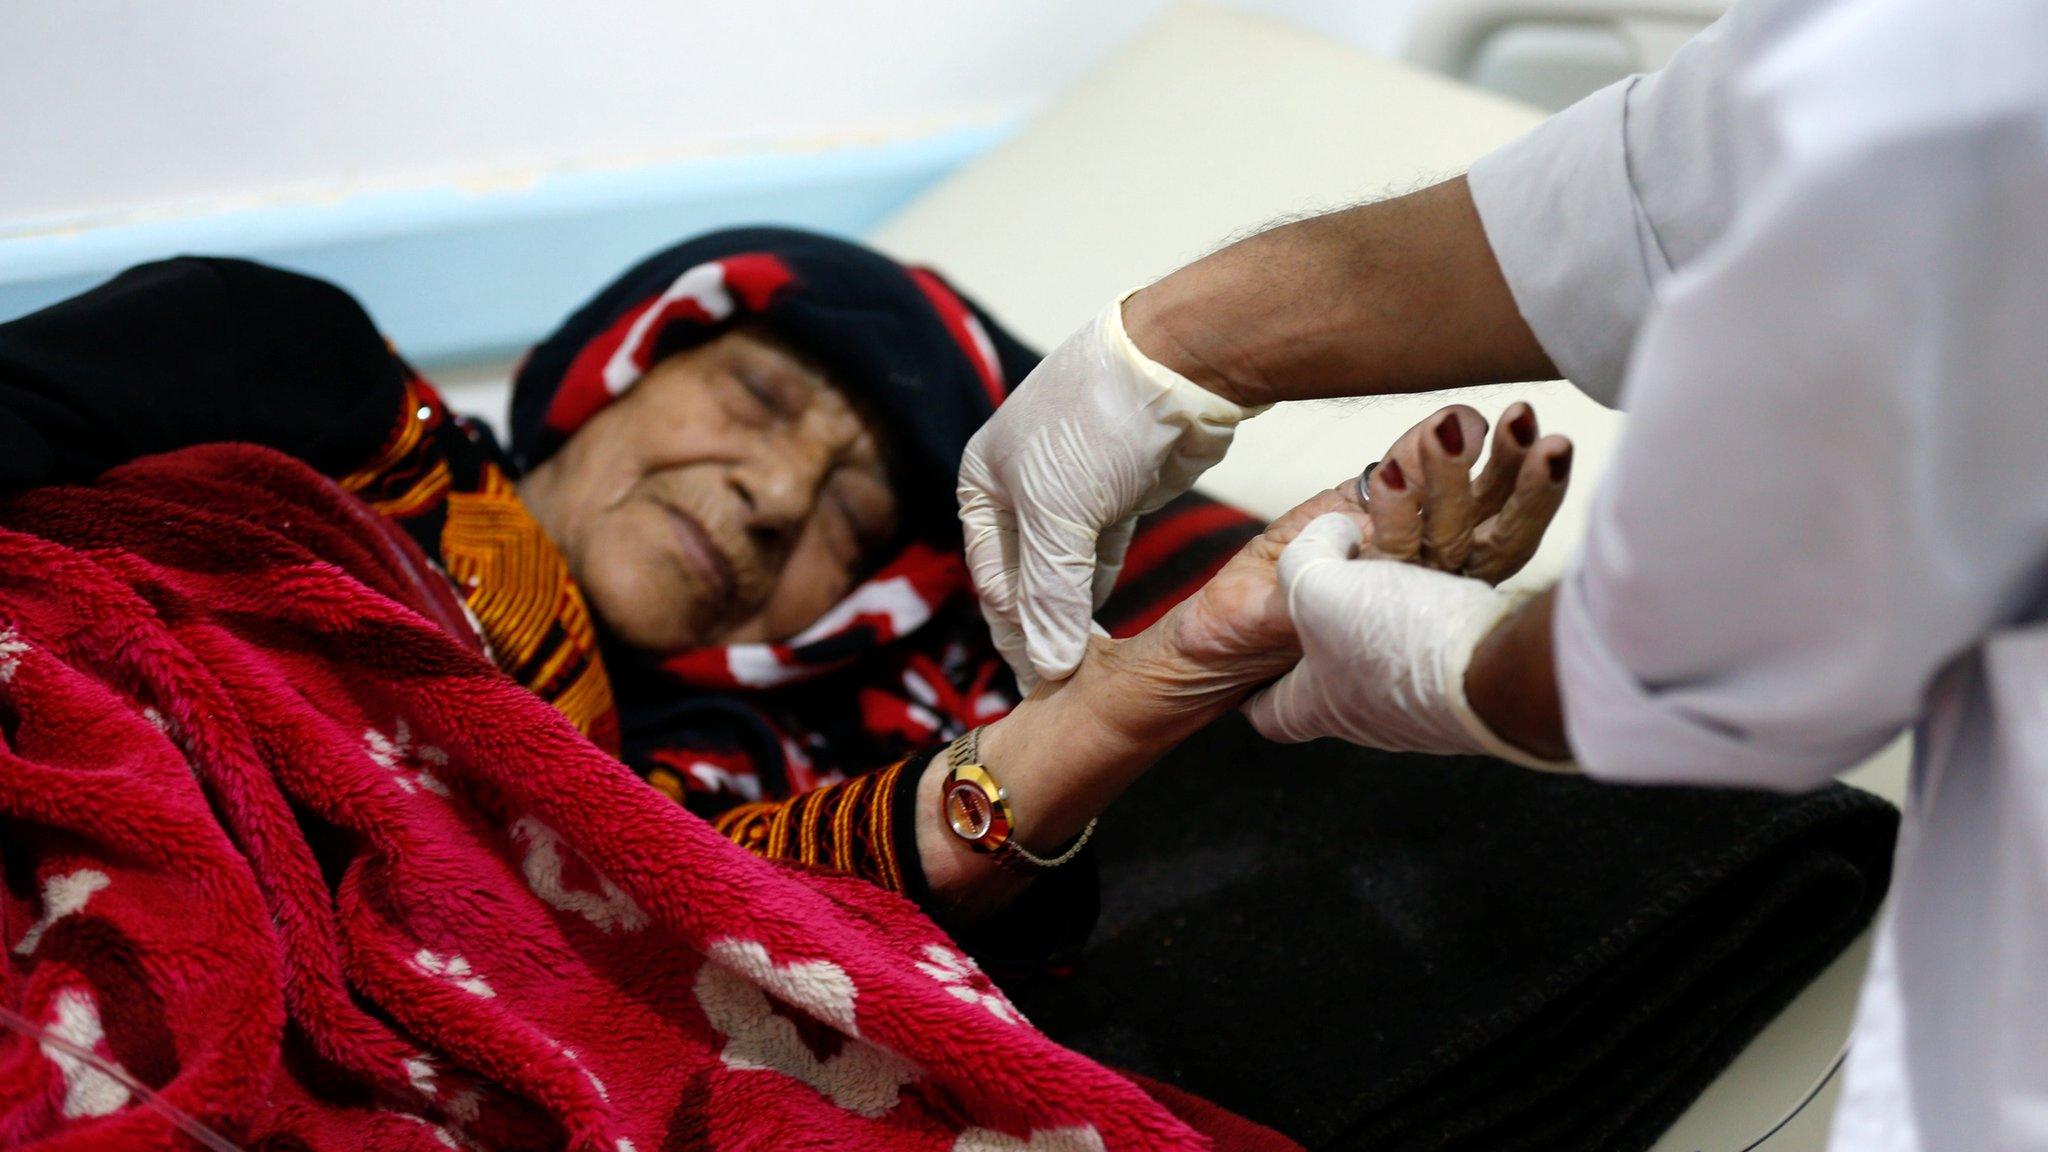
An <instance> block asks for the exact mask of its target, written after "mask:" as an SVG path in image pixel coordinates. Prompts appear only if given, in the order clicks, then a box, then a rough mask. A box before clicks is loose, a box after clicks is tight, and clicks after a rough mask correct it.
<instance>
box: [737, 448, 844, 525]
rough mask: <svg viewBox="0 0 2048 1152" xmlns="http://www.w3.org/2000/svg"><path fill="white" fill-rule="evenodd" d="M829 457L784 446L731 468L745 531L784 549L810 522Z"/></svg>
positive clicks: (821, 451)
mask: <svg viewBox="0 0 2048 1152" xmlns="http://www.w3.org/2000/svg"><path fill="white" fill-rule="evenodd" d="M830 466H831V454H830V453H829V452H827V451H824V450H823V449H813V448H811V447H810V446H807V445H785V446H781V447H780V448H779V449H778V450H777V451H775V452H772V453H767V454H765V455H764V457H763V458H761V459H757V460H753V461H749V462H748V463H746V464H743V465H741V466H740V467H737V468H735V469H733V471H732V480H731V482H732V487H733V491H734V492H735V493H737V494H738V495H739V498H740V502H741V503H742V504H743V505H744V506H745V508H746V524H747V530H748V531H749V532H751V533H753V534H754V536H755V537H756V539H758V540H759V541H760V542H761V543H762V544H764V545H767V546H785V545H787V544H789V543H790V542H792V541H793V540H794V539H795V537H796V534H797V532H798V531H799V530H800V529H801V528H802V527H803V524H804V522H805V521H806V520H808V519H810V515H811V510H812V508H813V507H814V506H815V505H816V504H817V500H818V490H819V488H820V487H821V485H822V484H823V483H824V479H825V475H826V473H827V472H828V471H829V469H830Z"/></svg>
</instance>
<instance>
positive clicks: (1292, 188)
mask: <svg viewBox="0 0 2048 1152" xmlns="http://www.w3.org/2000/svg"><path fill="white" fill-rule="evenodd" d="M1539 119H1540V115H1539V114H1538V113H1537V112H1535V111H1533V110H1531V109H1529V108H1526V107H1524V106H1521V105H1518V104H1515V103H1512V102H1509V101H1506V100H1503V99H1501V98H1498V97H1495V96H1490V95H1487V94H1485V93H1482V92H1479V91H1477V90H1475V89H1471V88H1468V87H1465V86H1462V85H1460V84H1458V83H1455V82H1453V81H1449V80H1446V79H1443V78H1442V77H1439V76H1437V75H1434V74H1432V73H1429V72H1425V71H1421V70H1419V69H1417V68H1414V67H1412V66H1408V65H1403V64H1399V63H1395V62H1392V61H1388V60H1382V59H1378V58H1375V57H1371V56H1368V55H1364V54H1362V53H1359V52H1357V51H1355V50H1352V49H1349V48H1345V47H1342V46H1340V45H1337V44H1334V43H1331V42H1327V41H1324V40H1320V39H1317V38H1315V37H1312V36H1309V35H1306V34H1303V33H1300V32H1297V31H1293V30H1291V29H1289V28H1286V27H1284V26H1282V25H1279V24H1277V23H1272V22H1269V21H1266V20H1263V19H1260V18H1257V17H1253V16H1247V15H1244V14H1241V13H1236V12H1229V11H1224V10H1221V9H1213V8H1206V7H1187V8H1182V9H1178V10H1176V11H1174V12H1173V13H1171V14H1170V15H1168V16H1167V17H1166V18H1165V19H1163V20H1162V21H1161V22H1160V23H1159V24H1158V25H1156V26H1155V27H1153V28H1152V29H1151V30H1150V31H1149V32H1148V33H1146V34H1145V35H1143V36H1141V37H1140V38H1138V39H1137V40H1136V41H1134V42H1133V43H1132V44H1131V45H1130V46H1129V47H1128V48H1126V49H1125V50H1124V51H1123V52H1122V53H1121V54H1119V55H1118V56H1117V57H1116V58H1115V59H1113V60H1112V61H1111V62H1110V63H1109V64H1107V65H1106V66H1105V67H1103V68H1102V69H1101V70H1100V71H1099V72H1097V73H1096V74H1095V75H1094V76H1093V77H1092V78H1091V79H1089V80H1087V81H1086V82H1084V83H1082V84H1081V85H1079V86H1078V87H1076V88H1074V89H1073V90H1071V91H1070V92H1069V93H1067V94H1066V95H1065V96H1064V97H1063V98H1062V99H1060V100H1059V101H1058V102H1057V103H1055V104H1054V105H1053V106H1052V107H1051V108H1049V109H1047V110H1046V111H1045V112H1044V113H1043V114H1042V115H1040V116H1039V117H1038V118H1037V119H1036V120H1035V121H1034V122H1033V123H1032V124H1031V125H1030V126H1028V127H1027V128H1025V129H1024V130H1023V131H1022V132H1020V133H1019V134H1018V135H1017V136H1016V137H1014V138H1013V139H1011V140H1010V141H1008V142H1007V143H1005V144H1004V145H1002V146H1001V147H999V148H997V149H996V150H994V151H993V152H991V153H990V154H988V155H986V156H984V157H982V158H981V159H978V160H977V161H975V162H974V163H972V164H971V165H969V166H968V167H967V168H965V169H964V170H962V171H960V172H959V173H957V174H956V175H954V176H953V177H951V178H950V179H948V180H947V181H946V182H944V183H943V184H941V185H940V186H939V187H937V188H936V189H934V190H933V191H931V192H929V193H927V194H926V195H925V196H923V197H921V198H920V199H919V200H918V201H917V202H915V203H914V204H912V205H911V206H910V207H908V208H907V209H906V210H904V211H903V212H901V213H900V214H899V215H897V216H896V217H894V218H893V219H891V220H890V221H888V222H887V223H886V224H885V225H884V226H883V227H882V228H881V229H880V230H879V231H878V232H877V233H876V234H875V235H874V236H872V237H871V239H872V240H874V241H875V242H876V243H877V244H879V245H880V246H881V247H883V248H884V249H887V250H889V251H891V252H893V253H895V254H896V255H898V256H900V257H903V258H906V259H914V260H920V261H928V262H931V263H932V264H934V265H936V266H938V267H940V268H943V269H944V270H945V271H946V273H947V275H948V276H950V277H952V278H953V279H954V280H956V281H957V282H958V283H960V284H961V285H962V287H964V288H966V289H967V290H969V291H971V292H973V293H974V294H975V295H976V296H977V297H978V298H980V299H981V300H982V301H984V302H985V303H986V304H987V305H988V306H989V307H990V308H991V309H992V310H994V312H995V313H996V314H997V315H999V316H1002V317H1003V318H1004V320H1005V321H1006V322H1008V323H1009V324H1011V325H1012V326H1014V327H1015V329H1016V330H1017V331H1018V332H1019V334H1020V335H1022V336H1024V337H1025V338H1026V339H1028V340H1031V341H1033V342H1036V343H1037V344H1039V345H1040V346H1045V347H1049V346H1050V345H1052V344H1053V343H1054V342H1056V341H1058V340H1059V339H1060V338H1062V337H1063V336H1064V335H1065V334H1066V333H1067V332H1068V331H1070V330H1071V329H1073V328H1074V327H1076V326H1078V325H1079V324H1081V323H1082V322H1084V321H1085V320H1086V319H1087V318H1088V316H1089V315H1090V314H1091V312H1092V311H1093V310H1094V309H1096V308H1098V307H1100V305H1101V302H1102V301H1103V300H1106V299H1108V298H1110V297H1111V296H1112V295H1114V294H1115V293H1117V292H1119V291H1121V290H1122V289H1125V288H1128V287H1131V286H1133V285H1135V284H1138V283H1142V282H1144V281H1146V280H1149V279H1152V278H1155V277H1157V276H1160V275H1162V274H1164V273H1166V272H1168V271H1170V270H1171V269H1173V268H1174V267H1176V266H1177V265H1179V264H1182V263H1184V262H1186V261H1188V260H1190V259H1192V258H1194V257H1196V256H1199V255H1201V254H1202V253H1203V252H1204V251H1205V250H1206V249H1208V248H1210V247H1213V246H1215V245H1217V244H1219V243H1221V242H1223V241H1225V240H1227V239H1229V238H1230V237H1232V236H1233V235H1234V234H1237V233H1241V232H1243V231H1245V230H1248V229H1251V228H1254V227H1256V226H1258V225H1260V224H1261V223H1264V222H1268V221H1272V220H1274V219H1276V218H1280V217H1283V216H1287V215H1290V214H1300V213H1309V212H1315V211H1318V210H1322V209H1327V208H1333V207H1337V206H1340V205H1344V204H1349V203H1353V202H1356V201H1359V200H1363V199H1372V198H1377V197H1382V196H1387V195H1391V194H1396V193H1400V192H1403V191H1407V190H1409V189H1412V188H1415V187H1419V186H1421V185H1424V184H1426V183H1430V182H1433V181H1435V180H1437V179H1440V178H1442V177H1445V176H1449V175H1452V174H1455V173H1457V172H1459V171H1461V170H1462V169H1463V168H1464V167H1465V166H1466V165H1468V164H1469V163H1470V162H1471V161H1472V160H1473V159H1475V158H1476V157H1478V156H1479V155H1481V154H1482V153H1484V152H1486V151H1487V150H1489V149H1491V148H1493V147H1494V146H1496V145H1498V144H1501V143H1503V142H1505V141H1507V140H1509V139H1511V138H1513V137H1514V136H1516V135H1517V134H1519V133H1520V132H1522V131H1524V130H1526V129H1527V128H1529V127H1530V126H1532V125H1533V124H1535V123H1536V122H1537V121H1538V120H1539ZM1456 398H1457V399H1460V400H1463V401H1465V402H1467V403H1470V404H1472V405H1474V406H1475V407H1477V408H1478V409H1479V410H1480V411H1482V412H1484V413H1486V414H1487V416H1488V418H1489V419H1491V418H1493V417H1494V416H1495V415H1497V414H1498V412H1499V411H1500V410H1501V409H1502V408H1504V407H1506V406H1507V405H1508V404H1509V403H1510V402H1512V401H1513V400H1515V399H1518V398H1526V399H1529V400H1530V401H1532V402H1533V403H1534V404H1535V406H1536V408H1537V410H1538V412H1539V414H1540V416H1541V418H1542V420H1543V423H1544V426H1545V428H1546V430H1550V431H1562V432H1565V433H1567V434H1569V435H1571V436H1572V437H1573V438H1574V439H1575V440H1576V442H1577V445H1578V448H1577V453H1576V456H1575V460H1576V463H1575V465H1574V469H1575V482H1574V487H1573V493H1572V496H1571V498H1570V499H1569V500H1568V501H1567V503H1566V505H1565V507H1564V510H1563V512H1562V513H1561V514H1560V516H1559V518H1558V522H1557V526H1556V527H1555V528H1554V529H1553V530H1552V531H1551V534H1550V537H1549V539H1548V541H1547V542H1546V543H1545V545H1544V548H1543V550H1542V552H1541V553H1540V554H1539V555H1538V556H1537V558H1536V560H1535V561H1534V562H1533V563H1532V564H1531V565H1530V567H1529V569H1528V570H1527V571H1526V572H1525V573H1524V574H1523V575H1522V576H1520V577H1518V581H1521V582H1534V583H1541V582H1545V581H1548V580H1551V579H1553V578H1555V577H1556V575H1557V574H1558V572H1559V571H1560V570H1561V569H1562V567H1563V564H1564V562H1565V561H1566V559H1567V558H1568V556H1569V555H1570V552H1571V550H1572V548H1573V547H1574V546H1575V545H1576V542H1577V540H1578V538H1579V537H1580V535H1581V533H1582V532H1583V531H1584V525H1585V515H1586V504H1587V500H1588V497H1589V495H1590V493H1591V492H1592V490H1593V488H1594V487H1595V486H1596V485H1597V483H1598V480H1599V476H1600V472H1601V469H1602V466H1603V464H1604V462H1605V460H1606V458H1607V457H1608V455H1609V453H1610V451H1611V449H1612V447H1613V445H1614V442H1615V438H1616V436H1617V435H1618V434H1619V433H1620V431H1621V427H1622V422H1623V417H1621V416H1619V415H1617V414H1615V413H1612V412H1609V411H1607V410H1606V409H1603V408H1601V407H1600V406H1598V405H1597V404H1594V403H1593V402H1592V401H1590V400H1588V399H1586V398H1585V397H1584V396H1582V395H1580V394H1579V393H1578V392H1577V391H1576V390H1574V389H1573V388H1571V386H1569V385H1568V384H1564V383H1559V382H1552V383H1546V384H1534V385H1517V386H1501V387H1494V388H1484V389H1473V390H1469V391H1467V392H1464V393H1461V394H1459V395H1457V397H1456ZM1446 402H1448V401H1447V398H1446V397H1445V396H1443V395H1434V396H1427V397H1402V398H1389V399H1375V400H1353V401H1328V402H1312V403H1301V404H1290V405H1282V406H1280V407H1279V408H1276V409H1274V410H1273V411H1271V412H1268V413H1267V414H1265V415H1263V416H1261V417H1259V418H1258V419H1257V420H1254V421H1252V422H1251V423H1250V424H1248V425H1246V426H1245V427H1244V429H1243V430H1242V431H1241V432H1240V433H1239V435H1238V441H1237V445H1236V447H1235V448H1234V449H1233V450H1232V452H1231V455H1230V457H1229V459H1228V460H1226V461H1225V462H1224V463H1223V464H1221V465H1219V466H1218V467H1217V468H1216V469H1214V470H1213V471H1212V472H1211V473H1210V474H1209V475H1208V476H1207V477H1205V478H1204V481H1203V484H1202V487H1203V488H1204V489H1205V490H1206V491H1208V492H1209V493H1210V494H1212V495H1215V496H1217V497H1220V498H1223V499H1227V500H1231V501H1234V502H1236V503H1238V504H1240V505H1242V506H1244V507H1246V508H1249V509H1251V510H1253V511H1256V512H1259V513H1261V514H1265V515H1273V514H1277V513H1279V512H1281V511H1283V510H1285V509H1286V508H1288V507H1290V506H1291V505H1293V504H1294V503H1296V502H1298V501H1299V500H1301V499H1302V498H1304V497H1306V496H1308V495H1310V494H1311V493H1313V492H1315V491H1317V490H1319V489H1322V488H1325V487H1328V486H1330V485H1331V484H1333V483H1335V482H1336V481H1338V480H1340V479H1343V478H1344V477H1346V476H1350V475H1355V474H1357V472H1358V471H1359V469H1360V468H1362V467H1363V466H1364V465H1365V464H1366V463H1367V462H1368V461H1370V460H1372V459H1375V458H1377V456H1378V455H1379V453H1380V452H1381V451H1382V450H1383V449H1384V448H1385V446H1386V445H1387V444H1388V443H1390V442H1391V441H1392V440H1393V438H1394V437H1395V436H1396V435H1398V434H1399V433H1400V432H1401V431H1403V430H1405V429H1406V428H1408V427H1409V426H1410V425H1412V424H1413V423H1415V421H1417V420H1418V419H1420V418H1421V417H1422V416H1424V415H1426V414H1427V413H1429V412H1430V411H1433V410H1434V409H1436V408H1437V407H1439V406H1441V405H1442V404H1444V403H1446ZM1904 765H1905V749H1904V748H1903V746H1900V747H1894V748H1892V749H1890V750H1888V751H1887V752H1886V753H1884V754H1883V755H1882V756H1880V757H1878V758H1877V760H1875V761H1874V762H1872V763H1871V764H1869V765H1866V766H1865V767H1863V768H1862V769H1859V770H1858V772H1857V773H1856V774H1855V775H1853V776H1851V777H1850V780H1851V782H1852V783H1856V784H1859V785H1861V786H1863V787H1865V788H1868V789H1870V790H1872V791H1874V792H1877V793H1878V794H1880V795H1882V796H1885V797H1886V798H1888V799H1891V800H1893V801H1894V802H1896V801H1898V800H1899V798H1900V795H1901V793H1902V791H1903V786H1904V776H1905V771H1904ZM1868 943H1869V942H1868V939H1867V938H1866V939H1865V940H1864V941H1861V942H1859V943H1858V944H1857V945H1856V946H1855V947H1853V948H1851V949H1850V950H1849V951H1848V952H1847V953H1845V954H1844V955H1843V956H1842V957H1841V958H1840V959H1838V960H1837V961H1836V962H1835V963H1834V964H1833V965H1832V966H1831V967H1830V968H1829V969H1828V970H1827V971H1826V972H1825V973H1824V974H1823V975H1822V976H1821V977H1820V978H1819V979H1818V980H1816V981H1815V982H1814V983H1813V984H1812V985H1811V986H1809V987H1808V988H1807V990H1806V991H1805V992H1804V993H1803V994H1802V995H1801V996H1800V997H1799V998H1798V999H1797V1000H1796V1001H1794V1002H1793V1004H1792V1005H1791V1006H1790V1007H1788V1008H1787V1009H1786V1010H1785V1012H1784V1013H1783V1014H1782V1015H1781V1016H1780V1017H1779V1018H1778V1019H1777V1020H1776V1021H1775V1022H1774V1023H1773V1024H1772V1025H1771V1026H1770V1027H1769V1028H1767V1029H1766V1030H1765V1031H1764V1032H1763V1033H1762V1034H1761V1035H1759V1036H1758V1037H1757V1039H1756V1040H1755V1041H1754V1042H1753V1043H1751V1045H1750V1046H1749V1047H1748V1049H1747V1050H1745V1051H1744V1052H1743V1054H1742V1055H1741V1056H1740V1057H1739V1058H1738V1059H1737V1060H1736V1061H1735V1062H1734V1064H1733V1065H1731V1066H1730V1067H1729V1068H1728V1069H1727V1071H1726V1072H1725V1073H1723V1074H1722V1076H1721V1077H1720V1078H1719V1079H1718V1080H1717V1081H1716V1082H1715V1083H1714V1084H1713V1086H1712V1087H1710V1088H1709V1089H1708V1090H1707V1092H1706V1093H1705V1095H1703V1096H1702V1097H1701V1098H1700V1099H1699V1101H1698V1102H1697V1103H1696V1104H1695V1105H1694V1106H1693V1107H1692V1109H1691V1110H1690V1111H1688V1112H1687V1113H1686V1114H1685V1115H1684V1116H1682V1117H1681V1118H1680V1119H1679V1120H1678V1122H1677V1123H1676V1124H1675V1125H1674V1126H1673V1127H1672V1128H1671V1129H1670V1131H1669V1132H1667V1133H1666V1134H1665V1136H1664V1138H1663V1139H1662V1140H1661V1141H1660V1142H1659V1143H1658V1144H1657V1145H1656V1148H1657V1152H1751V1150H1755V1152H1809V1150H1817V1149H1820V1148H1822V1147H1823V1146H1824V1143H1825V1134H1826V1129H1827V1116H1828V1115H1829V1113H1830V1112H1831V1111H1832V1107H1833V1102H1834V1099H1835V1096H1836V1094H1837V1092H1838V1091H1839V1088H1840V1083H1839V1076H1838V1075H1835V1074H1833V1072H1834V1069H1835V1067H1836V1065H1837V1063H1838V1057H1839V1056H1840V1054H1841V1052H1842V1048H1843V1044H1844V1042H1845V1038H1846V1036H1847V1034H1848V1031H1849V1024H1850V1020H1851V1017H1852V1015H1853V1012H1854V1006H1855V993H1856V988H1857V984H1858V982H1859V980H1860V978H1861V975H1862V972H1863V967H1864V964H1865V961H1866V959H1867V955H1868Z"/></svg>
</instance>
